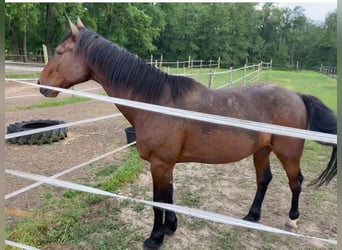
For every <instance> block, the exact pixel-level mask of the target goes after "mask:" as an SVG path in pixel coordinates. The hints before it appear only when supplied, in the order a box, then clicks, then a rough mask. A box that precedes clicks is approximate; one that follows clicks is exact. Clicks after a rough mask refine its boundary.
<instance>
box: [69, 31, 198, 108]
mask: <svg viewBox="0 0 342 250" xmlns="http://www.w3.org/2000/svg"><path fill="white" fill-rule="evenodd" d="M76 53H78V54H79V55H82V56H84V57H85V59H86V60H87V61H88V63H89V64H91V65H94V66H95V67H96V68H98V69H99V70H101V72H102V73H103V74H104V75H105V77H106V78H107V79H108V80H109V81H110V82H111V84H116V85H117V87H120V88H124V89H132V90H133V94H136V95H139V96H142V97H143V98H144V99H145V101H146V102H150V103H157V102H158V101H159V98H160V97H161V96H162V92H163V90H164V88H165V87H166V86H169V89H170V91H171V96H172V98H173V100H176V99H177V98H179V97H181V96H183V94H185V93H186V92H187V91H189V90H190V89H192V88H193V86H194V85H195V83H194V81H193V80H192V79H191V78H187V77H182V76H175V75H169V74H167V73H164V72H162V71H160V70H159V69H157V68H156V67H154V66H151V65H149V64H147V63H146V62H145V61H144V60H143V59H141V58H140V57H138V56H135V55H133V54H131V53H130V52H128V51H127V50H126V49H123V48H120V47H119V46H117V45H116V44H113V43H112V42H110V41H108V40H106V39H104V38H103V37H101V36H100V35H98V34H96V33H95V32H94V31H91V30H89V29H86V28H83V29H81V30H80V39H79V42H78V44H77V45H76Z"/></svg>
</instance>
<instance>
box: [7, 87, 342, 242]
mask: <svg viewBox="0 0 342 250" xmlns="http://www.w3.org/2000/svg"><path fill="white" fill-rule="evenodd" d="M89 87H94V83H92V82H90V83H87V84H84V85H80V88H83V89H85V88H89ZM5 93H6V96H14V95H25V94H34V93H35V94H37V93H38V90H37V89H32V88H30V87H23V86H22V85H19V84H12V83H6V90H5ZM59 98H63V97H59ZM46 100H47V99H46V98H43V97H27V98H20V99H8V100H6V108H10V107H16V106H24V105H29V104H32V103H37V102H42V101H46ZM116 112H118V111H117V110H116V108H115V106H114V105H112V104H109V103H104V102H99V101H89V102H85V103H79V104H73V105H66V106H61V107H51V108H40V109H32V110H21V111H7V112H6V117H5V118H6V120H5V125H6V126H7V125H9V124H11V123H15V122H21V121H24V120H32V119H57V120H63V121H65V122H70V121H78V120H81V119H86V118H93V117H98V116H102V115H109V114H113V113H116ZM127 126H128V123H127V121H126V120H125V119H124V118H123V117H119V118H114V119H109V120H104V121H100V122H95V123H89V124H85V125H81V126H76V127H71V128H69V133H68V137H67V138H66V139H65V140H63V141H60V142H58V143H53V144H50V145H42V146H25V145H24V146H18V145H13V144H10V143H6V145H5V168H8V169H15V170H20V171H25V172H30V173H37V174H42V175H47V176H50V175H53V174H56V173H58V172H61V171H63V170H65V169H68V168H70V167H73V166H75V165H78V164H80V163H83V162H85V161H87V160H90V159H92V158H94V157H96V156H98V155H100V154H104V153H107V152H109V151H111V150H114V149H116V148H118V147H119V146H122V145H124V144H126V138H125V134H124V128H125V127H127ZM329 156H330V155H326V154H322V155H321V154H319V153H318V154H317V159H316V160H317V166H318V167H320V168H321V169H320V170H319V171H318V173H319V172H321V171H322V170H323V168H322V167H321V166H324V167H325V164H326V163H327V162H328V158H329ZM122 157H124V153H119V154H116V155H113V156H111V157H108V158H106V159H104V160H102V161H100V162H98V163H95V164H92V166H88V167H86V168H84V169H81V170H77V171H75V172H73V173H71V174H68V175H66V176H65V177H63V178H62V179H65V180H70V181H74V182H77V183H85V184H86V183H90V182H91V181H92V176H93V172H94V170H95V169H96V168H99V167H101V166H102V165H103V164H104V163H105V162H113V161H120V160H122ZM271 166H272V171H273V175H274V177H273V180H272V182H271V184H270V186H269V189H268V192H267V194H266V197H265V202H264V205H263V209H262V216H261V220H260V223H262V224H265V225H269V226H272V227H276V228H280V229H286V228H285V226H284V224H285V222H286V220H287V218H288V211H289V209H290V201H291V191H290V189H289V187H288V184H287V178H286V176H285V172H284V171H283V169H282V166H281V165H280V163H279V162H278V160H277V159H275V158H274V159H272V165H271ZM317 166H309V165H307V164H305V155H304V157H303V164H302V172H303V174H304V176H305V177H306V181H304V185H303V191H302V195H301V199H300V211H301V222H300V224H299V229H298V233H300V234H304V235H310V236H316V237H322V238H332V239H336V237H337V188H336V186H337V185H336V180H333V181H332V183H331V184H330V185H329V186H323V187H322V188H320V189H318V190H314V189H313V188H307V187H306V185H307V184H308V183H309V182H310V180H312V179H313V178H314V177H316V176H317V174H316V173H317V170H315V168H316V167H317ZM31 183H32V182H31V181H28V180H25V179H22V178H17V177H14V176H11V175H6V184H5V190H6V193H7V194H8V193H11V192H13V191H15V190H17V189H19V188H22V187H24V186H26V185H29V184H31ZM151 183H152V179H151V176H150V173H149V166H148V163H147V162H146V163H145V168H144V170H143V172H142V173H141V174H140V176H139V178H138V179H137V180H136V182H135V183H133V184H131V185H127V186H126V187H124V188H122V189H120V191H119V192H120V193H122V194H125V195H129V196H134V197H136V198H141V199H147V200H152V184H151ZM174 185H175V192H174V193H175V197H174V201H175V204H179V205H185V206H190V207H196V208H200V209H204V210H208V211H213V212H217V213H220V214H224V215H229V216H232V217H236V218H242V217H243V216H245V215H246V213H247V212H248V209H249V207H250V205H251V203H252V200H253V198H254V193H255V188H256V185H255V172H254V167H253V164H252V160H251V158H247V159H245V160H242V161H240V162H237V163H233V164H224V165H223V164H222V165H221V164H220V165H207V164H197V163H196V164H194V163H190V164H178V165H177V166H176V168H175V171H174ZM46 189H49V190H54V191H55V192H56V195H58V193H59V191H62V190H61V189H58V188H54V187H48V186H46V185H43V186H41V187H39V188H36V189H33V190H31V191H28V192H26V193H24V194H21V195H19V196H17V197H14V198H11V199H9V200H7V201H6V207H9V208H17V209H22V210H24V211H32V212H34V211H35V209H36V208H37V207H39V206H40V205H41V203H42V200H43V198H42V196H43V195H44V193H45V190H46ZM120 218H121V219H122V221H123V222H124V223H127V224H129V225H133V226H134V228H136V231H135V232H134V233H135V234H139V235H141V236H142V237H144V238H145V237H147V236H148V235H149V233H150V230H151V227H152V222H153V212H152V208H151V207H147V206H143V208H142V209H139V211H137V210H135V209H132V207H130V206H127V207H125V208H123V209H122V212H121V216H120ZM178 218H179V227H178V230H177V231H176V233H175V234H174V236H172V237H166V238H165V242H164V245H163V247H162V249H229V248H230V249H275V248H279V249H312V248H322V249H331V248H333V245H329V244H325V243H322V242H320V241H316V240H309V239H302V238H295V237H290V236H276V235H274V234H270V233H260V232H257V231H255V230H247V229H241V228H238V227H232V226H229V225H222V224H219V223H213V222H208V221H203V220H200V219H196V218H192V217H189V216H184V215H178ZM16 219H18V218H17V217H14V216H7V223H11V222H13V220H16ZM141 247H142V242H140V241H139V242H132V244H131V247H130V249H141ZM44 249H71V248H70V247H66V246H64V247H63V245H60V244H52V245H48V246H45V247H44ZM84 249H87V248H86V247H85V248H84Z"/></svg>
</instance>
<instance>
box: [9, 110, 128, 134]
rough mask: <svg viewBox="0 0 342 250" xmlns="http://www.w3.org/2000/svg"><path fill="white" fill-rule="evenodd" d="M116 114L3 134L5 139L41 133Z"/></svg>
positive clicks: (118, 114) (112, 116)
mask: <svg viewBox="0 0 342 250" xmlns="http://www.w3.org/2000/svg"><path fill="white" fill-rule="evenodd" d="M118 116H122V114H121V113H117V114H113V115H106V116H101V117H96V118H89V119H84V120H80V121H76V122H68V123H62V124H58V125H53V126H48V127H44V128H37V129H29V130H26V131H21V132H16V133H10V134H6V135H5V140H7V139H12V138H16V137H20V136H25V135H31V134H36V133H41V132H45V131H50V130H53V129H59V128H66V127H71V126H76V125H81V124H85V123H89V122H97V121H102V120H105V119H110V118H115V117H118Z"/></svg>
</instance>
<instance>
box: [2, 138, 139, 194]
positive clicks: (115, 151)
mask: <svg viewBox="0 0 342 250" xmlns="http://www.w3.org/2000/svg"><path fill="white" fill-rule="evenodd" d="M134 144H135V141H134V142H131V143H129V144H127V145H124V146H122V147H120V148H117V149H115V150H113V151H110V152H107V153H105V154H102V155H100V156H98V157H95V158H93V159H91V160H89V161H86V162H83V163H81V164H79V165H77V166H74V167H72V168H68V169H66V170H64V171H62V172H59V173H57V174H55V175H52V176H50V178H59V177H61V176H63V175H65V174H68V173H71V172H72V171H75V170H77V169H80V168H83V167H85V166H88V165H90V164H92V163H94V162H96V161H99V160H101V159H103V158H106V157H108V156H110V155H112V154H115V153H117V152H119V151H121V150H124V149H125V148H128V147H130V146H132V145H134ZM42 184H43V182H36V183H33V184H31V185H28V186H26V187H23V188H21V189H18V190H16V191H14V192H12V193H9V194H6V195H5V200H7V199H10V198H13V197H15V196H17V195H19V194H22V193H24V192H27V191H29V190H31V189H33V188H35V187H38V186H40V185H42Z"/></svg>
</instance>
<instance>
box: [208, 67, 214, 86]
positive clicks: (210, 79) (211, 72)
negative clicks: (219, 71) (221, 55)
mask: <svg viewBox="0 0 342 250" xmlns="http://www.w3.org/2000/svg"><path fill="white" fill-rule="evenodd" d="M214 74H215V72H214V71H213V70H212V69H211V70H210V73H209V83H208V88H209V89H211V85H212V84H213V79H214Z"/></svg>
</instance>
